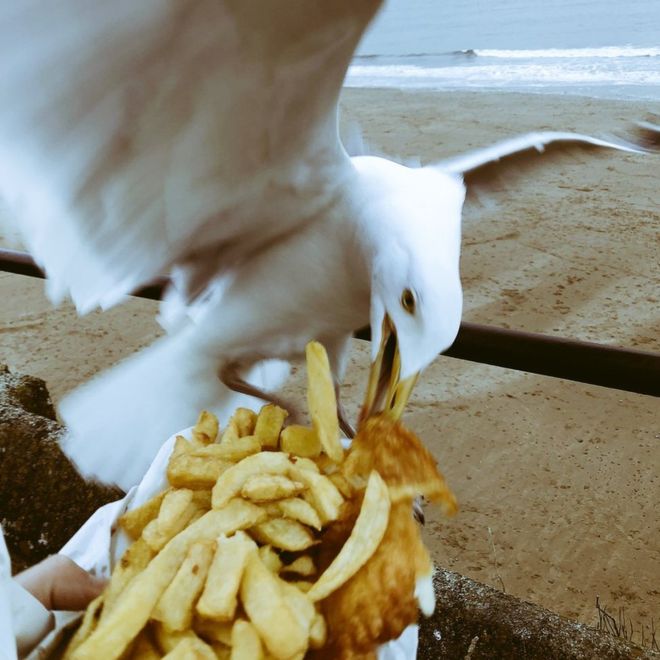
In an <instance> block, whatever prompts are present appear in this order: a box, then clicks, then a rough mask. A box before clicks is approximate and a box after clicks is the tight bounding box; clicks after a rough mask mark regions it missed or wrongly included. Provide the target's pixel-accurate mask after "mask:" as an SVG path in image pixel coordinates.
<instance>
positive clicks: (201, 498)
mask: <svg viewBox="0 0 660 660" xmlns="http://www.w3.org/2000/svg"><path fill="white" fill-rule="evenodd" d="M192 501H193V502H194V503H195V504H196V505H197V506H198V507H199V508H200V509H202V510H203V511H208V510H209V509H210V508H211V491H210V490H193V497H192Z"/></svg>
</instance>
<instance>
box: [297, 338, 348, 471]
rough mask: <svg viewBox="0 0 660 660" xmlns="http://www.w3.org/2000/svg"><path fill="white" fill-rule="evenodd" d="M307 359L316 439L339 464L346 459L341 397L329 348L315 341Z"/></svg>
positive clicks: (310, 404)
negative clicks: (341, 434) (339, 414)
mask: <svg viewBox="0 0 660 660" xmlns="http://www.w3.org/2000/svg"><path fill="white" fill-rule="evenodd" d="M305 356H306V358H307V406H308V408H309V414H310V417H311V418H312V425H313V426H314V431H315V432H316V436H317V437H318V439H319V442H320V443H321V447H323V451H324V452H325V453H326V454H327V455H328V456H329V457H330V458H331V459H332V460H333V461H334V462H335V463H341V462H342V460H343V459H344V448H343V447H342V446H341V441H340V440H339V420H338V418H337V398H336V396H335V385H334V382H333V379H332V374H331V373H330V363H329V362H328V355H327V353H326V352H325V348H323V346H322V345H321V344H319V343H318V342H316V341H311V342H309V343H308V344H307V347H306V349H305Z"/></svg>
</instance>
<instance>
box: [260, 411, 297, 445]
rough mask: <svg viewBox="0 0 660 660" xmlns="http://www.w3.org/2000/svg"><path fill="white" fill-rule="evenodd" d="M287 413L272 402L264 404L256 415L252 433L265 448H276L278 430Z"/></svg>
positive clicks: (280, 428)
mask: <svg viewBox="0 0 660 660" xmlns="http://www.w3.org/2000/svg"><path fill="white" fill-rule="evenodd" d="M288 415H289V413H288V412H287V411H286V410H284V408H280V407H279V406H276V405H274V404H272V403H269V404H267V405H265V406H264V407H263V408H262V409H261V410H260V411H259V415H257V422H256V424H255V426H254V435H255V436H256V437H257V439H258V440H259V442H260V444H261V446H262V447H263V448H265V449H277V445H278V443H279V439H280V431H281V430H282V425H283V424H284V420H285V419H286V418H287V417H288Z"/></svg>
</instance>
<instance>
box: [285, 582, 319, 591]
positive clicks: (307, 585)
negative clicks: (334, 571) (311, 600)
mask: <svg viewBox="0 0 660 660" xmlns="http://www.w3.org/2000/svg"><path fill="white" fill-rule="evenodd" d="M289 584H291V585H293V586H294V587H295V588H296V589H298V590H300V591H302V592H303V593H304V594H306V593H307V592H308V591H309V590H310V589H311V588H312V587H313V586H314V583H313V582H307V580H289Z"/></svg>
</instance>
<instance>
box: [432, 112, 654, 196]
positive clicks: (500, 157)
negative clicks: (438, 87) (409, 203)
mask: <svg viewBox="0 0 660 660" xmlns="http://www.w3.org/2000/svg"><path fill="white" fill-rule="evenodd" d="M607 149H616V150H619V151H624V152H629V153H637V154H641V153H650V152H660V125H656V124H654V123H651V122H642V123H640V124H638V128H637V131H636V132H635V133H634V134H632V135H630V136H629V137H627V138H625V139H623V138H597V137H592V136H589V135H581V134H579V133H565V132H551V131H545V132H538V133H527V134H524V135H519V136H516V137H514V138H510V139H508V140H503V141H502V142H498V143H496V144H493V145H491V146H488V147H484V148H483V149H476V150H474V151H470V152H467V153H465V154H461V155H459V156H456V157H455V158H451V159H448V160H444V161H442V162H440V163H438V164H437V167H439V168H440V169H442V170H444V171H446V172H449V173H452V174H459V175H462V176H463V179H464V181H465V185H466V187H467V191H468V195H471V196H478V195H479V194H480V192H482V191H484V190H486V189H488V188H489V187H492V186H494V185H495V186H496V185H498V183H500V182H502V181H504V182H506V183H507V184H508V185H510V184H511V180H512V178H515V177H516V176H518V175H528V174H529V173H530V170H533V169H534V168H536V167H539V166H547V164H548V162H549V161H550V162H552V161H553V160H559V159H561V158H564V157H566V156H567V155H569V156H570V155H576V154H580V153H589V152H594V151H606V150H607Z"/></svg>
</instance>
